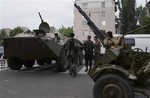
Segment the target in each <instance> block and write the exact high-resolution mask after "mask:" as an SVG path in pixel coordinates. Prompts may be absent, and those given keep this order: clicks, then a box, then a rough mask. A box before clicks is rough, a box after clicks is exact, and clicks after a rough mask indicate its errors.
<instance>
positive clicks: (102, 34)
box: [74, 4, 108, 42]
mask: <svg viewBox="0 0 150 98" xmlns="http://www.w3.org/2000/svg"><path fill="white" fill-rule="evenodd" d="M74 6H75V7H76V8H77V9H78V11H79V13H80V14H82V15H83V16H84V18H85V19H86V20H87V25H88V26H89V27H90V28H91V30H92V31H93V32H94V34H95V35H96V36H97V37H98V38H99V39H100V40H101V41H102V42H103V41H104V39H105V38H106V37H108V35H107V34H106V33H105V32H102V31H101V30H99V29H98V27H97V26H96V25H95V24H94V23H93V22H92V20H91V19H90V18H89V17H88V15H87V14H86V13H85V12H84V11H83V10H82V9H81V8H80V6H78V5H77V4H74Z"/></svg>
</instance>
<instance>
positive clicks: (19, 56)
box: [3, 13, 68, 72]
mask: <svg viewBox="0 0 150 98" xmlns="http://www.w3.org/2000/svg"><path fill="white" fill-rule="evenodd" d="M39 16H40V18H41V24H40V25H39V29H37V30H33V33H28V32H27V33H20V34H18V35H16V36H14V37H8V38H4V39H3V42H4V54H5V57H7V60H8V66H9V68H10V69H12V70H19V69H21V68H22V66H23V65H24V66H25V67H27V68H32V67H33V65H34V63H35V61H37V64H38V65H44V64H51V62H52V60H55V61H56V64H55V65H56V67H57V69H58V71H61V72H63V71H66V70H67V68H68V65H67V64H66V63H65V55H66V54H65V49H64V46H63V43H59V42H57V41H55V40H54V36H52V35H54V34H53V33H49V31H50V27H49V24H48V23H46V22H44V21H43V19H42V17H41V15H40V13H39Z"/></svg>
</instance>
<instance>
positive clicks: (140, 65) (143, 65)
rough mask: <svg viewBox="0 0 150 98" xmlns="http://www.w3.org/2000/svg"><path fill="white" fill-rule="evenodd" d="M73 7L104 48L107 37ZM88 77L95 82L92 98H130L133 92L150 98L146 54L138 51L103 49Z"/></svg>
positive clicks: (148, 56) (149, 65)
mask: <svg viewBox="0 0 150 98" xmlns="http://www.w3.org/2000/svg"><path fill="white" fill-rule="evenodd" d="M74 6H75V7H76V8H77V9H78V11H79V12H80V14H82V15H83V16H84V18H85V19H86V20H87V24H88V26H89V27H90V28H91V30H92V31H93V32H94V34H95V35H96V36H97V37H98V38H99V39H100V41H101V42H102V43H103V44H104V42H105V40H106V39H107V38H108V35H107V34H106V33H104V32H102V31H101V30H99V29H98V28H97V27H96V25H95V24H94V23H93V22H92V21H91V19H90V18H89V17H88V15H87V14H86V13H85V12H84V11H83V10H82V9H81V8H80V6H78V5H76V4H74ZM88 74H89V76H90V77H91V78H92V80H93V81H94V82H95V85H94V87H93V96H94V98H134V92H140V93H142V94H144V95H146V96H150V82H149V79H150V53H148V52H144V51H142V49H140V48H135V49H131V48H129V47H127V46H123V47H120V46H118V47H116V48H110V49H107V50H106V52H105V54H104V55H103V56H102V57H101V58H100V59H99V60H98V61H97V63H96V64H95V65H94V67H93V68H92V69H91V70H90V71H89V72H88Z"/></svg>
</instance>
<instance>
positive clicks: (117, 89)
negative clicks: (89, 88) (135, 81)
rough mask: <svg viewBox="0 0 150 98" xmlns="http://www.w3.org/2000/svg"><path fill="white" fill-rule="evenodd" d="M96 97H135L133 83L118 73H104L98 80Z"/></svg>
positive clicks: (95, 91)
mask: <svg viewBox="0 0 150 98" xmlns="http://www.w3.org/2000/svg"><path fill="white" fill-rule="evenodd" d="M93 96H94V98H134V92H133V90H132V87H131V85H130V84H129V83H128V82H127V81H125V80H124V79H123V78H121V77H120V76H117V75H104V76H102V77H101V78H100V79H99V80H97V81H96V83H95V85H94V88H93Z"/></svg>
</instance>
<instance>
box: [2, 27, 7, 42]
mask: <svg viewBox="0 0 150 98" xmlns="http://www.w3.org/2000/svg"><path fill="white" fill-rule="evenodd" d="M6 33H7V32H6V31H5V29H1V30H0V45H2V43H3V38H4V37H7V34H6Z"/></svg>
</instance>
